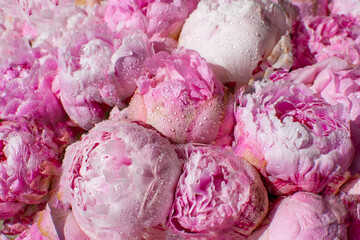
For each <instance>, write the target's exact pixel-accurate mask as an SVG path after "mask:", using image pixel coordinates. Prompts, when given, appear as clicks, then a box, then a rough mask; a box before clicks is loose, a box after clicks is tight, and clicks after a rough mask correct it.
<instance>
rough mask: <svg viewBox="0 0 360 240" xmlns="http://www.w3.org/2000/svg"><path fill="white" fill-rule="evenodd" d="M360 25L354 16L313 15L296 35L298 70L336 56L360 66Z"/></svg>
mask: <svg viewBox="0 0 360 240" xmlns="http://www.w3.org/2000/svg"><path fill="white" fill-rule="evenodd" d="M359 33H360V25H359V24H357V20H356V19H355V18H353V17H350V16H345V15H333V16H315V17H313V16H309V17H306V18H304V19H302V21H301V22H300V24H299V26H298V28H297V29H296V31H295V32H294V38H293V47H294V58H295V64H294V66H295V67H296V68H300V67H304V66H307V65H312V64H314V63H316V62H320V61H323V60H325V59H328V58H329V57H332V56H336V57H339V58H342V59H344V60H346V61H347V62H349V63H350V64H354V65H359V64H360V47H359V46H360V34H359Z"/></svg>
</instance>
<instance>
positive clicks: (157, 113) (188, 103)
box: [128, 49, 233, 143]
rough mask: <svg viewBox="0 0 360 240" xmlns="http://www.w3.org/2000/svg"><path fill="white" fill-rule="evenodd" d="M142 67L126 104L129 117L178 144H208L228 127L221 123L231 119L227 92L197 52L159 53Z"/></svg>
mask: <svg viewBox="0 0 360 240" xmlns="http://www.w3.org/2000/svg"><path fill="white" fill-rule="evenodd" d="M145 69H146V72H147V73H146V75H145V76H143V77H141V78H140V79H139V80H138V82H137V84H138V90H137V91H136V92H135V94H134V96H133V98H132V99H131V102H130V105H129V111H128V113H129V117H130V119H135V120H141V121H144V122H146V123H148V124H150V125H152V126H153V127H154V128H156V129H157V130H158V131H160V132H161V133H162V134H164V135H165V136H167V137H169V138H171V139H172V140H174V141H176V142H179V143H185V142H200V143H210V142H213V141H215V140H216V139H217V137H218V135H226V133H225V132H226V131H229V130H228V129H230V130H232V129H231V127H229V128H228V127H226V128H224V127H222V126H221V124H222V122H223V123H225V121H226V120H225V119H224V116H226V117H227V118H226V119H228V120H229V123H230V125H231V122H232V118H233V117H232V116H231V114H226V113H228V112H229V111H225V109H226V107H227V106H226V105H227V103H228V102H229V97H228V94H227V92H226V93H225V89H224V87H223V85H222V84H221V83H220V82H219V81H218V80H217V78H216V77H215V75H214V74H213V72H212V71H211V69H210V67H209V65H208V64H207V62H206V61H205V60H204V59H203V58H201V57H200V56H199V54H198V53H197V52H195V51H192V50H186V49H179V50H176V51H174V52H173V54H169V53H167V52H159V53H157V54H156V55H155V56H153V57H152V58H151V59H148V60H147V61H146V62H145ZM229 113H230V112H229ZM223 130H224V131H223ZM219 138H220V136H219Z"/></svg>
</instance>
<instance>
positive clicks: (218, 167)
mask: <svg viewBox="0 0 360 240" xmlns="http://www.w3.org/2000/svg"><path fill="white" fill-rule="evenodd" d="M183 151H184V153H183V154H184V156H183V158H184V159H185V161H186V163H185V166H184V172H183V174H182V175H181V177H180V180H179V183H178V186H177V189H176V194H175V201H174V205H173V207H172V211H171V215H170V220H169V222H170V225H171V227H172V228H173V229H174V231H175V232H176V233H179V234H180V235H183V236H184V237H187V238H186V239H192V237H193V238H194V239H227V240H230V239H243V238H245V237H246V236H248V235H249V234H250V233H251V232H252V231H253V230H254V229H255V228H256V227H257V226H258V225H259V223H260V222H261V221H262V219H263V218H264V217H265V215H266V213H267V209H268V198H267V192H266V190H265V188H264V186H263V183H262V182H261V179H260V175H259V174H258V173H257V172H256V170H255V169H254V168H253V167H252V166H251V165H250V164H248V163H247V162H246V161H244V160H243V159H241V158H240V157H238V156H236V155H234V154H233V153H232V152H228V151H224V150H222V149H220V148H216V147H211V146H193V145H187V146H185V147H184V150H183Z"/></svg>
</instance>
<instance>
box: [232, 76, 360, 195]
mask: <svg viewBox="0 0 360 240" xmlns="http://www.w3.org/2000/svg"><path fill="white" fill-rule="evenodd" d="M235 117H236V126H235V144H234V151H235V152H236V153H237V154H238V155H240V156H242V157H244V158H245V159H246V160H248V161H249V162H250V163H251V164H253V165H254V166H255V167H256V168H257V169H258V170H259V171H260V172H261V174H262V175H263V176H264V177H265V178H266V180H267V185H268V188H269V191H270V192H272V193H274V194H277V195H282V194H291V193H293V192H296V191H299V190H304V191H309V192H315V193H318V192H320V191H322V190H324V188H326V192H328V191H330V192H331V191H336V190H337V187H338V185H339V184H341V183H342V182H343V181H345V180H346V179H347V177H348V173H347V170H348V168H349V166H350V164H351V163H352V159H353V154H354V147H353V144H352V141H351V139H350V126H349V119H348V114H347V113H346V111H345V110H344V108H343V106H342V105H341V104H338V105H334V106H331V105H330V104H328V103H326V102H325V100H324V99H322V98H320V97H319V96H317V95H316V94H314V93H313V92H312V91H311V90H310V89H309V88H307V87H306V86H304V85H303V84H291V83H286V82H281V81H279V82H275V83H271V82H269V83H261V82H255V83H254V90H253V91H252V92H249V93H243V95H242V96H240V97H239V105H238V106H237V108H236V112H235Z"/></svg>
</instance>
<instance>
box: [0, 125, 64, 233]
mask: <svg viewBox="0 0 360 240" xmlns="http://www.w3.org/2000/svg"><path fill="white" fill-rule="evenodd" d="M67 140H69V138H67V137H66V136H65V135H64V136H59V135H58V134H56V133H55V132H54V130H52V129H50V128H48V127H47V126H45V125H43V124H41V123H38V122H36V121H32V120H28V119H20V118H19V119H16V121H3V122H1V123H0V160H1V162H0V173H1V181H0V182H1V185H0V219H4V220H5V222H4V229H3V232H4V233H7V234H17V233H20V232H22V231H23V230H24V228H26V227H27V225H28V224H31V220H32V217H33V216H34V214H35V213H36V212H37V211H38V210H39V209H40V210H41V208H42V207H43V205H44V203H45V201H47V199H48V198H49V192H50V190H51V186H52V183H53V181H54V179H55V177H58V176H59V175H60V166H61V160H60V159H61V154H62V151H63V149H64V147H65V144H67V143H68V142H67Z"/></svg>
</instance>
